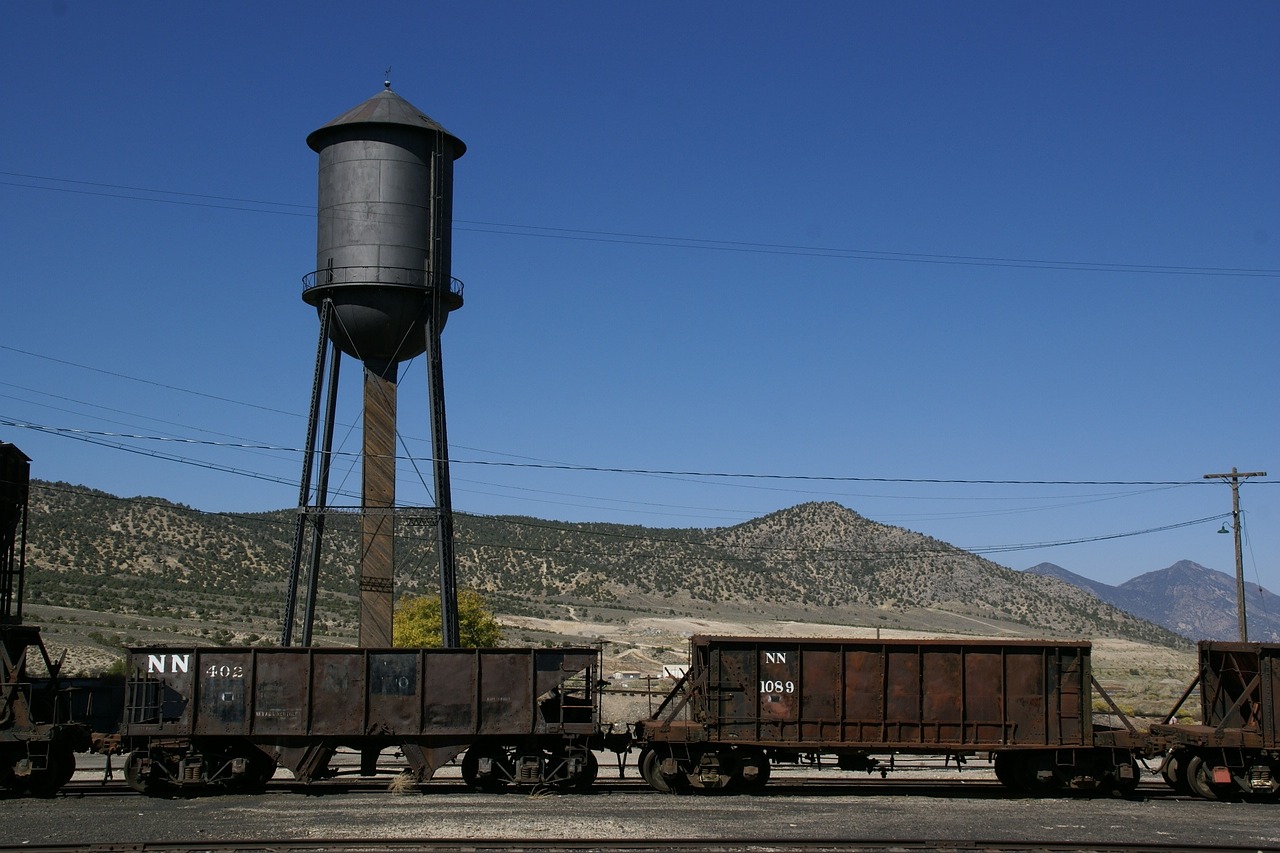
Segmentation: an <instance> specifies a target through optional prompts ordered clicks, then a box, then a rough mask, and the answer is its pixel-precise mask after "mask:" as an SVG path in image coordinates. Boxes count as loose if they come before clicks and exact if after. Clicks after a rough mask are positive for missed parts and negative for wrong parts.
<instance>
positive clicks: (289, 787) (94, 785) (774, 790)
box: [59, 775, 1184, 799]
mask: <svg viewBox="0 0 1280 853" xmlns="http://www.w3.org/2000/svg"><path fill="white" fill-rule="evenodd" d="M390 785H391V778H390V777H386V776H379V777H375V778H359V777H357V778H350V779H337V780H330V781H325V782H316V783H312V784H310V785H303V784H302V783H300V782H295V781H293V780H291V779H277V780H274V781H272V782H270V783H269V784H268V785H267V788H266V793H268V794H272V793H274V794H285V793H290V792H294V793H299V794H306V793H311V794H319V793H323V794H343V793H351V794H356V793H361V794H376V793H379V792H386V793H388V794H390V793H391V791H390V790H389V786H390ZM463 791H468V792H469V789H468V788H467V787H466V786H465V785H464V784H463V783H462V782H461V780H449V779H445V780H435V781H432V782H428V783H427V784H426V785H424V786H423V787H422V788H420V789H418V790H411V792H410V793H413V794H419V795H426V796H430V795H431V793H432V792H439V793H445V792H448V793H458V792H463ZM531 792H538V791H537V789H529V788H512V789H509V790H508V791H506V792H503V793H500V794H497V795H496V796H517V797H518V796H523V795H528V794H529V793H531ZM609 793H628V794H636V793H642V794H646V795H649V794H651V795H652V796H655V797H661V796H671V795H664V794H660V793H658V792H657V791H654V790H652V789H651V788H650V787H649V786H648V784H646V783H645V782H643V781H642V780H640V779H637V778H634V777H628V778H624V779H601V780H597V781H596V783H595V784H594V785H593V786H592V788H591V790H590V792H587V793H584V792H579V791H575V792H573V793H571V794H570V793H566V794H565V796H591V795H593V794H597V795H598V794H609ZM903 794H907V795H910V794H919V795H932V796H939V795H941V796H953V797H957V798H974V799H980V798H991V799H1017V798H1018V797H1019V795H1018V794H1015V793H1012V792H1010V791H1009V790H1008V789H1007V788H1005V787H1004V786H1003V785H1001V784H1000V783H999V782H997V781H995V780H994V779H987V778H969V779H966V778H961V777H954V776H953V777H948V778H945V779H892V778H891V779H866V778H848V777H844V776H838V775H831V776H806V777H795V778H786V777H782V778H779V777H775V778H774V779H773V780H772V781H771V782H770V783H769V785H768V786H767V787H766V788H765V789H764V790H762V791H758V792H755V793H753V794H751V795H749V796H754V797H786V796H794V797H819V796H849V795H857V796H867V797H874V796H896V795H903ZM232 795H233V794H231V793H230V792H228V793H226V794H218V793H213V792H206V793H205V794H204V796H205V797H211V798H212V797H218V796H232ZM397 795H402V794H397ZM59 796H66V797H103V796H108V797H115V796H127V797H138V798H140V799H141V798H143V795H141V794H138V793H137V792H136V791H134V790H133V789H132V788H129V787H128V786H127V785H125V783H124V781H123V780H122V779H119V778H117V779H115V780H112V781H107V782H103V781H102V780H100V779H99V780H88V779H75V780H72V781H71V782H68V783H67V784H66V786H64V787H63V789H62V791H61V793H60V794H59ZM675 796H686V797H700V796H707V795H706V794H703V793H700V792H698V791H694V790H688V791H683V792H680V793H677V794H675ZM1056 796H1057V798H1062V799H1069V798H1072V797H1091V796H1106V795H1097V794H1091V793H1088V792H1082V793H1074V792H1070V791H1063V792H1060V793H1059V794H1057V795H1056ZM1052 798H1054V796H1053V795H1049V796H1046V797H1043V798H1041V799H1052ZM1134 798H1137V799H1178V798H1184V797H1183V795H1181V794H1179V793H1178V792H1176V791H1174V790H1173V789H1171V788H1170V787H1168V786H1167V785H1165V784H1164V783H1163V782H1161V781H1158V780H1154V779H1152V780H1149V781H1144V782H1143V783H1142V784H1140V785H1139V786H1138V790H1137V792H1136V794H1135V795H1134Z"/></svg>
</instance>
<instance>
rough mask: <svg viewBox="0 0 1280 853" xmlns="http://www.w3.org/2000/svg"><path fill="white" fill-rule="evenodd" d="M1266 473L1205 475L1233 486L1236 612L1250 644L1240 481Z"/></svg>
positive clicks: (1234, 470) (1232, 518)
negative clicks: (1241, 529) (1245, 605)
mask: <svg viewBox="0 0 1280 853" xmlns="http://www.w3.org/2000/svg"><path fill="white" fill-rule="evenodd" d="M1265 476H1267V472H1266V471H1250V472H1248V473H1244V474H1242V473H1241V472H1239V471H1237V470H1236V469H1235V468H1232V469H1231V473H1230V474H1205V475H1204V478H1205V479H1206V480H1226V481H1227V482H1228V483H1230V484H1231V526H1232V528H1233V532H1234V533H1235V539H1236V612H1237V614H1238V616H1239V619H1240V642H1242V643H1247V642H1249V622H1248V619H1247V618H1246V617H1245V612H1244V553H1243V552H1242V551H1241V550H1240V481H1241V480H1244V479H1248V478H1249V477H1265Z"/></svg>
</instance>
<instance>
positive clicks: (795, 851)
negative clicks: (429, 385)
mask: <svg viewBox="0 0 1280 853" xmlns="http://www.w3.org/2000/svg"><path fill="white" fill-rule="evenodd" d="M644 850H657V851H663V853H686V851H687V853H889V852H890V851H898V853H901V852H902V851H908V853H909V851H926V850H927V851H937V853H974V851H981V853H1030V851H1040V853H1210V851H1213V853H1264V852H1265V851H1280V847H1259V846H1257V845H1223V844H1212V845H1207V844H1206V845H1201V844H1184V843H1176V842H1175V843H1169V844H1165V843H1160V842H1123V841H1118V842H1111V841H1102V842H1097V841H1094V842H1082V841H1009V840H991V841H988V840H975V841H955V840H951V839H912V838H892V839H840V838H827V839H792V838H727V839H726V838H685V839H678V840H675V839H654V838H645V839H614V838H609V839H545V838H494V839H474V838H459V839H448V838H444V839H441V838H426V839H424V838H413V839H405V838H360V839H310V840H293V839H272V840H235V841H214V840H210V839H204V840H200V841H140V842H136V843H134V842H126V843H115V844H98V843H92V842H90V843H84V844H65V843H63V844H47V845H46V844H21V845H7V844H0V853H17V851H37V853H52V851H65V853H195V851H209V853H223V851H235V853H366V851H367V853H373V851H379V853H620V852H621V853H629V851H644Z"/></svg>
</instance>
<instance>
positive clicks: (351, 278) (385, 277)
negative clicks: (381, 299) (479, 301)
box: [302, 266, 463, 298]
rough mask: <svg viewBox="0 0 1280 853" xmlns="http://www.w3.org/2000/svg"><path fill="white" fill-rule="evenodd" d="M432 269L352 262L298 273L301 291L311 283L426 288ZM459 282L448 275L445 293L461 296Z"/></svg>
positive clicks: (429, 281)
mask: <svg viewBox="0 0 1280 853" xmlns="http://www.w3.org/2000/svg"><path fill="white" fill-rule="evenodd" d="M433 278H435V275H434V273H429V272H427V271H426V270H423V269H415V268H413V267H384V266H354V267H327V268H325V269H321V270H315V271H314V272H309V273H307V274H306V275H304V276H303V277H302V292H303V293H306V292H307V291H308V290H311V289H312V288H313V287H325V286H328V285H335V284H337V285H343V284H394V285H397V286H403V287H421V288H423V289H430V288H432V287H434V286H435V283H434V282H433V281H432V279H433ZM462 289H463V284H462V281H461V280H460V279H457V278H453V277H450V278H449V293H451V294H453V295H454V296H457V297H459V298H461V297H462Z"/></svg>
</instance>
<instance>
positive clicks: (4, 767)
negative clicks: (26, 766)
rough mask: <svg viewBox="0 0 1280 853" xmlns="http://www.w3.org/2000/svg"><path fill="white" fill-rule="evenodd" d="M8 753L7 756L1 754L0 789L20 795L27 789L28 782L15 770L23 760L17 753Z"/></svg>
mask: <svg viewBox="0 0 1280 853" xmlns="http://www.w3.org/2000/svg"><path fill="white" fill-rule="evenodd" d="M6 752H7V754H0V788H4V789H6V790H9V791H12V792H13V793H15V794H19V793H21V792H23V791H25V790H26V788H27V780H26V779H25V778H23V777H21V776H19V775H18V774H17V772H16V769H15V765H16V764H17V763H18V762H19V761H20V760H21V759H20V758H19V755H18V753H17V752H16V751H15V752H9V751H6Z"/></svg>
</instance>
